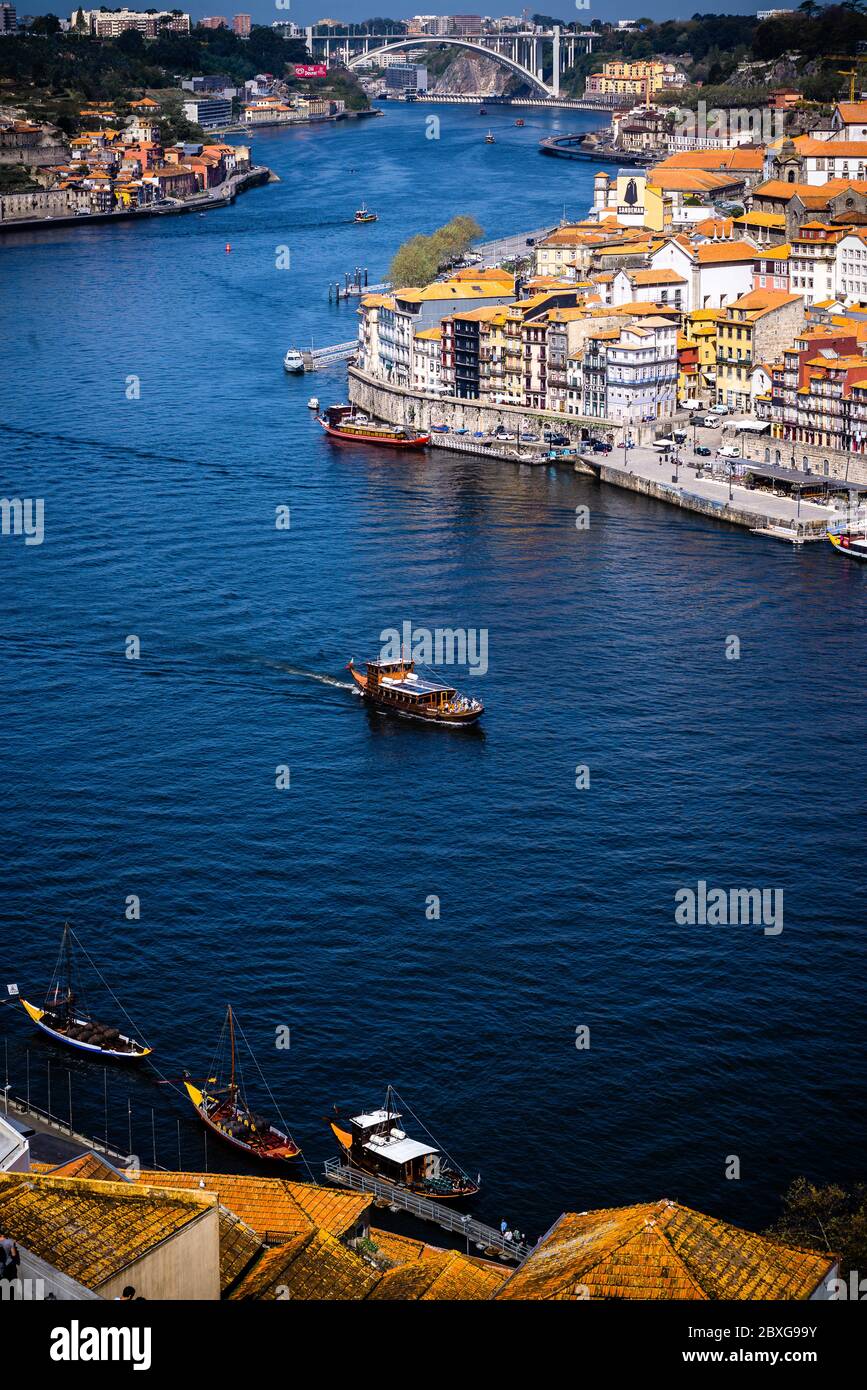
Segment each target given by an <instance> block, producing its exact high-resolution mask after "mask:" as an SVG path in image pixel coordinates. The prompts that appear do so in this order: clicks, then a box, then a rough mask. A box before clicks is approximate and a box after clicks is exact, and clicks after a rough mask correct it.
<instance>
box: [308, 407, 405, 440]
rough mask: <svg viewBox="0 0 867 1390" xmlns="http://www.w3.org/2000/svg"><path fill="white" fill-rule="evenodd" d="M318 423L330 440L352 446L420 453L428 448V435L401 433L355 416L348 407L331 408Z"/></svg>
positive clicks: (374, 421) (382, 424)
mask: <svg viewBox="0 0 867 1390" xmlns="http://www.w3.org/2000/svg"><path fill="white" fill-rule="evenodd" d="M316 418H317V420H318V421H319V424H320V425H321V426H322V428H323V429H324V431H325V433H326V434H327V435H328V436H329V437H330V438H331V439H345V440H348V441H349V442H350V443H352V444H385V445H388V446H390V447H391V448H398V449H423V448H424V447H425V446H426V445H427V444H430V434H429V433H428V434H420V433H418V432H417V431H414V430H409V429H404V427H403V426H402V425H388V424H385V423H384V422H383V421H381V420H371V419H370V417H369V416H368V415H364V414H362V413H361V412H356V411H355V410H354V409H353V407H352V406H351V405H332V406H329V407H328V409H327V410H326V411H325V414H324V415H318V416H317V417H316Z"/></svg>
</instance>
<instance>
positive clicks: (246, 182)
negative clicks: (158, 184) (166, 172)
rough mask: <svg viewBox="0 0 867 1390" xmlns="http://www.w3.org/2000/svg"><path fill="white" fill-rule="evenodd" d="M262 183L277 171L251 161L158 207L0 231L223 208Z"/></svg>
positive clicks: (3, 225)
mask: <svg viewBox="0 0 867 1390" xmlns="http://www.w3.org/2000/svg"><path fill="white" fill-rule="evenodd" d="M264 183H279V179H278V177H277V175H276V174H275V173H274V172H273V170H271V169H269V168H268V166H267V165H265V164H257V165H254V167H253V168H252V169H247V170H245V171H244V173H243V174H232V175H230V176H229V178H227V179H226V180H225V181H224V182H223V183H221V184H218V185H217V186H216V188H214V189H213V190H212V191H210V192H207V193H197V194H196V195H195V196H194V197H192V198H177V199H172V200H171V201H170V202H169V203H168V204H165V205H163V204H160V206H159V207H143V208H124V209H122V210H121V211H119V212H90V213H88V214H87V216H81V217H79V216H76V215H75V214H73V215H72V216H70V217H26V218H25V217H21V218H14V219H11V220H8V221H5V222H0V233H6V232H35V231H40V232H41V231H52V230H56V229H57V228H58V227H62V228H67V227H76V228H80V227H93V226H103V227H104V226H107V225H108V224H109V223H114V222H142V221H144V220H145V219H147V218H151V217H177V216H179V215H180V214H182V213H189V212H210V211H212V209H213V208H225V207H228V206H229V205H230V203H234V201H235V199H236V197H237V196H238V194H239V193H245V192H246V191H247V189H248V188H256V187H258V186H259V185H261V184H264Z"/></svg>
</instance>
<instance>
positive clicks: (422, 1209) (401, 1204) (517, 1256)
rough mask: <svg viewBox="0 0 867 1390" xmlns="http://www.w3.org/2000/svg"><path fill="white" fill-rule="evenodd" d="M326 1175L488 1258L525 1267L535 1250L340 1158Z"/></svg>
mask: <svg viewBox="0 0 867 1390" xmlns="http://www.w3.org/2000/svg"><path fill="white" fill-rule="evenodd" d="M324 1176H325V1178H326V1180H327V1181H328V1182H333V1183H336V1184H337V1185H338V1186H339V1187H349V1188H351V1189H352V1191H353V1192H369V1193H370V1194H371V1196H372V1197H373V1198H374V1200H375V1201H376V1203H377V1205H380V1206H387V1207H388V1208H389V1210H391V1211H404V1212H406V1213H407V1214H408V1215H409V1216H415V1217H417V1218H418V1219H419V1220H420V1221H432V1222H433V1223H434V1224H435V1225H437V1226H440V1227H441V1228H442V1230H444V1231H449V1232H451V1234H452V1235H456V1236H462V1237H464V1238H465V1239H466V1242H467V1251H468V1252H469V1245H470V1242H471V1241H472V1243H473V1245H475V1247H476V1249H477V1250H480V1251H483V1252H484V1253H485V1254H486V1255H488V1256H490V1255H496V1256H497V1258H498V1259H501V1260H509V1261H512V1262H513V1263H515V1264H521V1263H522V1262H523V1261H524V1260H525V1259H526V1258H527V1256H528V1255H530V1254H531V1253H532V1250H533V1247H532V1246H531V1245H526V1244H524V1243H523V1242H521V1241H513V1240H506V1237H505V1236H504V1235H503V1233H502V1231H498V1230H496V1229H495V1228H494V1227H493V1226H486V1225H484V1223H483V1222H481V1221H476V1219H475V1218H474V1217H472V1216H468V1215H465V1214H463V1213H461V1212H458V1211H455V1210H454V1209H453V1208H452V1207H450V1206H449V1205H448V1204H447V1203H445V1202H431V1201H429V1200H428V1199H427V1198H426V1197H419V1196H418V1195H417V1194H416V1193H415V1192H408V1191H406V1190H405V1189H404V1188H401V1187H395V1185H394V1183H390V1182H383V1181H382V1180H381V1179H380V1178H375V1177H373V1176H372V1174H370V1173H362V1172H361V1171H360V1169H358V1168H350V1167H349V1166H348V1165H347V1164H345V1163H341V1161H340V1159H339V1158H327V1159H326V1160H325V1168H324Z"/></svg>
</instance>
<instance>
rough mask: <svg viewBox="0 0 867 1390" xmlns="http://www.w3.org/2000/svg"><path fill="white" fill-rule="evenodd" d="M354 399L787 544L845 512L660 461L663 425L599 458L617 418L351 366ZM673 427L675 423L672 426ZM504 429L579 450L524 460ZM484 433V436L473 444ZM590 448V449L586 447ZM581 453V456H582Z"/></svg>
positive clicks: (463, 440)
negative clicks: (402, 381) (549, 436)
mask: <svg viewBox="0 0 867 1390" xmlns="http://www.w3.org/2000/svg"><path fill="white" fill-rule="evenodd" d="M349 399H350V401H351V402H352V403H353V405H356V406H358V408H359V409H361V410H364V411H365V412H366V413H367V414H368V415H371V416H373V417H375V418H376V419H380V420H386V421H388V422H389V423H391V424H401V425H407V426H410V427H412V428H416V429H423V430H426V431H427V430H430V429H432V427H434V426H436V425H447V426H448V427H449V430H465V431H467V433H465V434H459V435H453V434H445V433H436V432H434V433H433V434H432V435H431V446H432V447H433V448H436V449H451V450H453V451H455V452H458V453H473V454H476V455H478V456H479V457H482V458H496V459H498V460H500V461H502V462H513V463H522V464H528V465H539V464H543V465H546V466H552V467H561V468H568V469H570V470H573V471H574V470H576V469H577V471H579V472H584V473H592V474H593V475H594V476H595V477H596V478H598V480H599V481H600V482H602V483H608V484H611V485H612V486H615V487H620V488H624V489H626V490H627V491H629V492H640V493H643V494H644V495H645V496H648V497H655V498H656V499H657V500H658V501H660V502H666V503H668V504H669V505H672V506H676V507H680V508H681V509H682V510H684V511H689V512H698V513H699V514H700V515H702V516H708V517H712V518H713V519H714V520H717V521H727V522H730V523H731V524H732V525H734V526H740V527H743V528H745V529H746V530H748V531H755V532H769V533H772V534H774V535H778V534H780V533H782V535H783V536H784V537H786V538H787V539H789V540H791V541H793V542H797V543H802V542H805V541H810V540H821V539H822V537H823V536H824V535H825V532H826V530H827V526H828V522H829V521H830V520H832V519H833V518H834V517H835V516H836V515H838V511H837V509H836V508H834V507H832V506H824V505H818V504H816V503H812V502H804V501H799V500H798V499H797V498H792V497H778V496H776V495H775V494H774V493H773V492H767V491H762V490H760V489H758V488H754V487H746V486H744V485H743V484H742V483H739V482H737V481H735V480H734V479H732V480H731V482H729V480H728V479H726V480H721V479H719V478H714V477H713V476H710V475H709V471H708V468H707V467H706V466H705V467H701V466H699V465H698V464H696V463H680V464H679V465H678V466H677V467H675V466H674V464H673V463H672V461H671V459H670V458H669V457H666V456H664V455H663V456H660V453H659V451H657V450H654V448H653V447H652V444H653V439H654V436H655V434H656V432H657V429H658V422H651V423H649V424H647V425H637V426H634V427H632V426H631V427H630V435H631V436H632V437H633V438H634V439H635V441H636V443H635V447H633V448H631V449H629V450H626V451H625V457H624V456H623V455H624V451H622V450H617V449H615V450H612V451H611V452H610V453H602V454H596V453H593V452H592V451H591V450H590V449H589V448H588V447H587V436H588V434H592V435H594V436H600V435H606V434H612V435H613V434H614V432H615V431H617V430H618V429H619V426H618V424H617V422H616V421H613V420H598V419H589V418H587V417H583V416H576V415H564V414H562V413H560V412H559V411H540V410H531V409H529V408H527V407H525V406H503V405H490V404H486V403H484V402H481V401H473V400H464V399H457V398H452V397H443V396H420V395H418V394H416V393H414V392H412V391H410V390H408V389H406V388H403V387H398V386H389V385H386V384H385V383H383V382H381V381H377V380H376V379H375V378H374V377H371V376H369V375H368V374H367V373H366V372H362V371H361V370H360V369H359V368H358V367H350V368H349ZM669 423H671V424H674V423H675V422H673V421H672V422H669ZM497 429H503V430H506V431H508V432H510V433H512V434H514V435H516V436H517V435H520V434H521V433H525V432H530V431H531V432H532V433H534V434H536V435H537V436H539V438H540V440H541V438H542V436H543V434H544V431H545V430H556V431H557V432H558V433H559V434H562V435H563V436H565V437H566V438H567V439H568V441H569V444H568V446H565V447H568V448H569V449H570V450H572V451H573V452H572V453H571V454H563V455H562V456H560V457H559V458H549V457H547V455H546V453H545V451H544V446H543V445H542V444H540V446H539V449H538V451H537V456H535V457H534V456H533V450H532V448H531V449H530V450H529V451H528V453H529V456H525V457H520V449H519V448H518V446H517V445H516V446H514V447H513V448H511V449H508V448H506V449H504V448H502V446H498V445H497V444H496V443H495V442H491V443H489V444H485V442H484V440H485V438H487V439H489V440H492V436H493V432H494V431H495V430H497ZM477 433H478V434H479V435H480V436H481V437H480V438H476V439H474V438H473V436H474V435H476V434H477ZM582 446H583V447H582ZM575 451H577V457H576V456H575Z"/></svg>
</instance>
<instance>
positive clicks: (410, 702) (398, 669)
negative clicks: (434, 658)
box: [346, 657, 485, 726]
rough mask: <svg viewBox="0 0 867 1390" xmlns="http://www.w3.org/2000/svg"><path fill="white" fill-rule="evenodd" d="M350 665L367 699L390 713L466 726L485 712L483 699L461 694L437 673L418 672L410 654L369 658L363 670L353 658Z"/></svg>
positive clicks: (353, 676)
mask: <svg viewBox="0 0 867 1390" xmlns="http://www.w3.org/2000/svg"><path fill="white" fill-rule="evenodd" d="M346 669H347V670H348V671H349V674H350V675H351V676H352V679H353V680H354V681H355V684H356V685H357V686H358V689H359V690H360V691H361V694H362V695H363V697H364V699H365V700H367V701H368V702H369V703H370V704H372V705H375V706H376V708H377V709H379V710H381V711H383V712H385V713H388V714H399V715H402V716H403V718H405V719H423V720H426V721H427V722H428V723H430V724H451V725H458V726H462V725H467V724H475V722H476V720H477V719H480V718H481V716H482V715H483V714H484V712H485V707H484V705H483V704H482V702H481V700H476V699H474V698H473V697H472V696H470V695H461V694H460V693H459V692H458V691H457V690H456V689H455V687H454V686H453V685H446V684H445V683H444V682H443V681H440V680H438V679H436V678H435V677H433V676H420V675H418V674H417V673H416V670H415V662H414V661H411V660H409V659H408V658H403V657H402V658H401V659H400V660H399V661H387V660H373V661H367V662H365V670H364V671H363V672H362V671H358V670H356V667H355V663H354V661H352V660H350V662H349V665H348V666H347V668H346Z"/></svg>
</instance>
